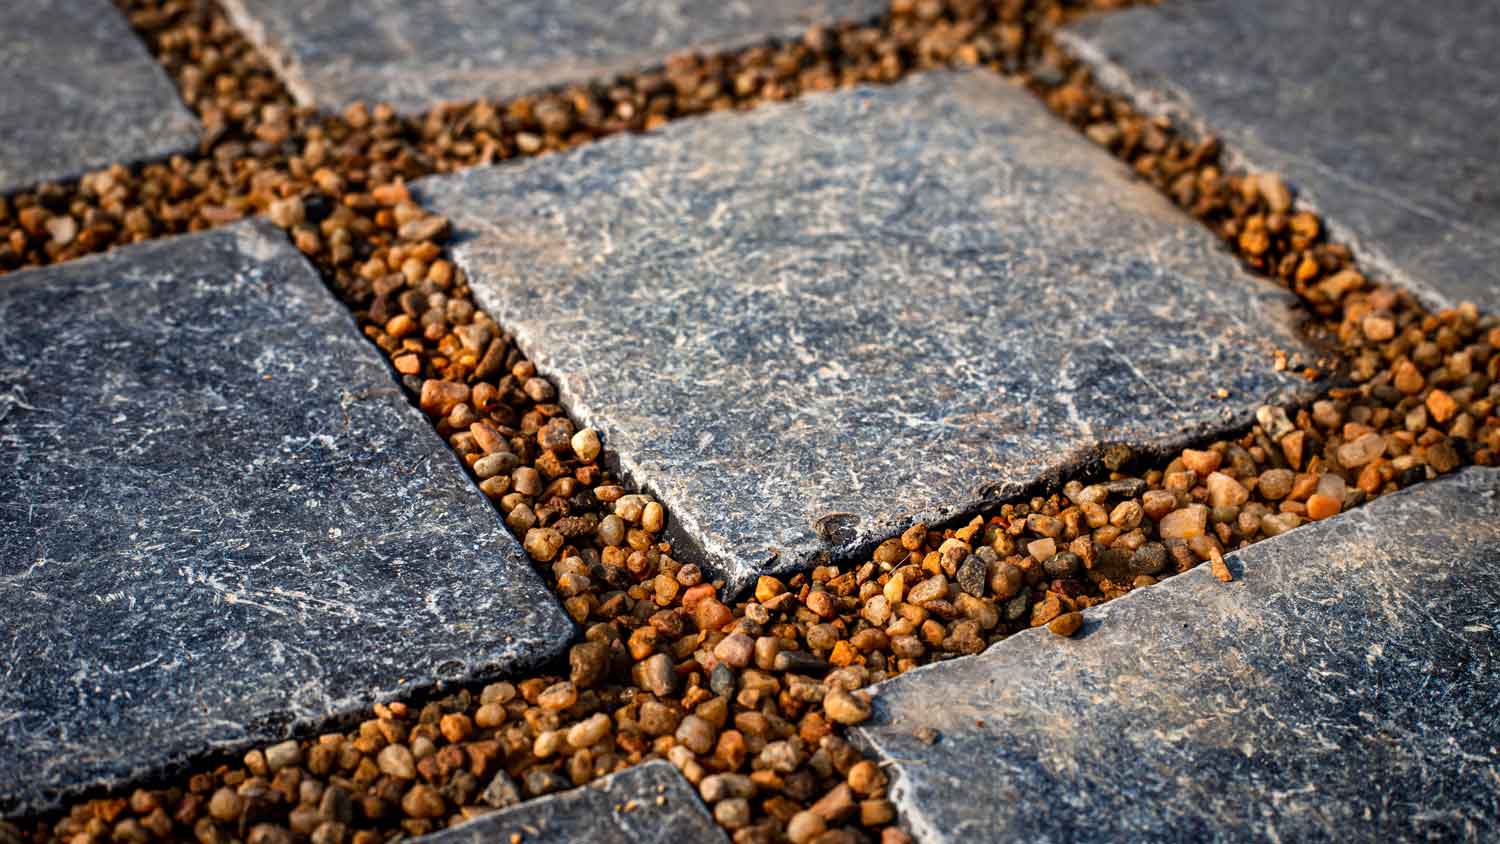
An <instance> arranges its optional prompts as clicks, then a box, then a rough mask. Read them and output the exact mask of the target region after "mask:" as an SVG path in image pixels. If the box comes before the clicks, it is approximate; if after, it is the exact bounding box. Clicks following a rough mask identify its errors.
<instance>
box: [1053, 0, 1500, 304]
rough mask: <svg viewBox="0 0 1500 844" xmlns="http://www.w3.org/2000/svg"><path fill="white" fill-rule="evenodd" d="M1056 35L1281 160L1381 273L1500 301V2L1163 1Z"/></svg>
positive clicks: (1116, 80) (1261, 156) (1258, 163)
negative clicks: (1498, 155) (1499, 153)
mask: <svg viewBox="0 0 1500 844" xmlns="http://www.w3.org/2000/svg"><path fill="white" fill-rule="evenodd" d="M1063 37H1064V43H1065V44H1067V45H1068V46H1069V47H1071V48H1072V49H1073V51H1074V52H1076V53H1077V54H1078V55H1079V56H1080V57H1082V58H1084V59H1086V60H1087V61H1089V62H1090V63H1092V64H1093V65H1094V66H1095V67H1096V68H1097V70H1098V74H1099V77H1100V79H1101V81H1103V82H1104V83H1105V84H1107V85H1109V86H1111V87H1114V88H1117V89H1120V90H1122V91H1124V92H1126V93H1127V94H1129V95H1130V96H1131V97H1132V98H1134V99H1135V100H1137V102H1138V103H1139V104H1141V105H1142V106H1143V107H1145V108H1147V109H1148V110H1151V111H1157V112H1165V113H1169V114H1174V115H1176V116H1178V117H1180V118H1181V119H1183V120H1184V121H1185V122H1187V123H1188V124H1189V125H1193V126H1197V127H1199V128H1200V129H1205V130H1206V131H1211V132H1213V133H1214V134H1216V135H1218V136H1219V137H1221V138H1223V139H1224V140H1225V142H1226V143H1227V144H1228V145H1229V147H1230V149H1231V151H1232V152H1235V153H1237V154H1238V156H1237V157H1238V158H1239V160H1240V162H1241V163H1243V164H1245V165H1246V166H1248V167H1249V168H1250V169H1256V170H1274V171H1277V172H1280V173H1282V174H1283V175H1285V176H1286V178H1287V179H1288V180H1289V181H1290V182H1292V183H1293V184H1294V185H1295V187H1296V188H1297V189H1298V190H1299V191H1300V192H1301V195H1302V198H1303V199H1304V200H1307V201H1308V202H1309V204H1310V205H1311V206H1312V207H1314V208H1316V209H1317V210H1318V211H1319V212H1320V213H1322V214H1323V216H1324V218H1325V220H1326V222H1327V224H1328V225H1329V227H1330V231H1331V232H1332V233H1333V234H1334V235H1335V236H1336V237H1337V238H1339V239H1340V240H1343V241H1344V242H1346V243H1349V244H1350V245H1351V246H1353V247H1354V248H1355V252H1356V254H1357V255H1358V256H1359V258H1360V261H1361V262H1362V263H1363V264H1365V265H1366V267H1367V268H1369V269H1373V270H1375V271H1376V274H1377V275H1380V276H1382V277H1384V278H1386V279H1389V280H1391V281H1395V282H1397V283H1399V284H1402V285H1404V286H1406V287H1409V288H1411V289H1412V290H1414V291H1416V292H1418V293H1419V294H1422V295H1423V297H1424V298H1426V299H1427V300H1429V301H1430V302H1432V303H1433V304H1438V305H1444V304H1454V303H1457V302H1459V301H1463V300H1470V301H1473V302H1476V303H1477V304H1479V305H1480V306H1481V307H1483V308H1486V309H1488V310H1494V309H1496V308H1497V307H1500V168H1497V167H1496V166H1495V150H1496V149H1500V119H1496V115H1497V114H1500V49H1497V48H1496V45H1497V44H1500V3H1495V2H1493V0H1478V2H1476V0H1424V2H1420V3H1413V2H1411V0H1318V2H1306V0H1256V2H1253V3H1246V2H1242V0H1166V2H1163V3H1162V4H1161V5H1160V6H1151V7H1140V8H1136V9H1132V10H1129V11H1125V12H1121V13H1118V14H1109V15H1100V16H1097V17H1093V18H1090V19H1086V20H1084V21H1081V22H1079V23H1078V24H1076V25H1075V26H1074V27H1073V28H1072V29H1071V31H1068V32H1065V33H1063Z"/></svg>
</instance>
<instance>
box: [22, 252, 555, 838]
mask: <svg viewBox="0 0 1500 844" xmlns="http://www.w3.org/2000/svg"><path fill="white" fill-rule="evenodd" d="M0 315H3V320H0V325H3V328H0V345H3V347H4V349H5V358H4V378H5V380H4V384H5V391H6V392H5V393H4V394H3V395H0V425H3V427H0V446H3V449H4V450H3V454H4V460H3V461H0V606H3V607H4V608H5V613H4V635H3V636H0V666H3V669H0V813H4V814H9V813H12V812H17V811H26V810H36V809H41V808H47V807H50V806H53V805H56V801H57V800H58V799H59V798H60V797H62V796H63V795H65V794H69V793H74V792H77V791H79V790H80V789H82V788H85V787H90V786H95V785H110V784H115V783H128V782H131V781H133V780H135V779H137V778H139V777H141V776H143V775H149V774H152V773H153V772H157V771H161V770H164V769H165V768H166V767H167V766H168V765H172V764H177V763H181V762H184V761H186V760H188V759H192V758H197V757H201V756H204V755H206V754H207V753H210V752H222V751H229V750H234V749H236V748H241V749H242V748H244V747H245V746H247V745H248V744H250V743H251V742H257V741H266V740H271V739H280V738H284V737H285V736H286V735H287V734H288V732H289V731H291V730H294V729H299V730H300V729H307V728H309V727H314V726H318V725H323V724H326V723H328V722H329V721H330V719H332V718H335V717H337V716H345V715H351V714H354V713H357V712H359V711H361V710H363V709H365V708H367V707H368V706H370V705H371V704H372V703H375V702H378V701H383V700H389V699H392V698H394V697H397V696H403V697H404V696H408V695H410V694H412V693H413V692H415V691H417V690H418V689H421V688H423V687H428V686H431V685H433V684H435V683H438V682H442V681H446V680H461V679H470V678H473V677H475V676H479V675H485V674H488V675H492V676H493V675H497V674H500V673H502V672H512V671H515V670H518V669H521V668H524V667H526V666H529V665H533V664H535V663H537V662H539V661H541V660H544V659H546V658H547V657H550V656H551V655H553V654H555V653H557V651H558V650H559V649H561V648H562V647H563V646H564V645H565V644H566V642H567V641H568V639H569V638H570V636H571V634H572V632H573V631H572V624H571V622H569V621H568V619H567V618H566V617H565V616H564V615H563V613H562V611H561V609H559V608H558V605H557V603H556V601H555V600H554V599H553V597H552V596H551V594H550V592H549V590H548V589H547V588H546V586H545V585H544V584H543V583H542V581H541V579H540V578H538V577H537V576H536V575H535V574H534V573H533V572H532V571H531V567H530V564H529V563H528V562H527V560H526V558H525V556H524V554H523V553H522V552H521V549H520V548H519V546H518V545H517V544H516V541H515V540H514V539H512V538H511V536H510V535H509V534H508V533H506V531H505V530H504V528H503V527H502V526H501V525H500V524H498V523H497V522H496V520H495V518H494V515H493V512H492V511H491V509H490V508H489V506H488V505H487V504H486V502H485V501H484V499H483V497H482V496H480V495H479V493H478V492H477V491H476V490H475V489H474V488H473V487H472V486H471V485H470V484H469V482H468V480H467V479H466V478H464V477H463V475H462V474H461V473H460V470H459V468H458V466H457V464H456V462H455V461H454V459H453V457H452V456H451V455H450V454H449V452H448V451H447V449H446V448H445V447H444V445H443V443H442V442H441V441H440V440H439V439H438V438H437V437H436V436H435V435H434V434H433V433H432V431H431V429H430V427H429V426H428V424H427V422H426V420H424V419H423V418H422V417H421V415H420V414H419V413H418V412H417V411H416V410H415V409H414V408H412V407H411V406H410V405H409V404H408V403H407V401H406V399H405V398H404V397H403V396H402V395H401V394H400V392H399V391H398V390H397V389H396V388H395V385H394V383H393V382H392V379H391V376H390V373H389V370H388V369H387V368H386V367H385V366H384V365H383V364H382V363H381V361H380V359H379V357H378V356H377V355H376V353H375V351H374V350H373V349H372V348H371V347H370V346H369V345H368V344H367V343H365V341H364V340H363V339H361V338H360V337H359V336H358V334H357V333H356V332H355V331H354V327H353V324H352V322H351V321H350V319H349V316H348V314H347V312H346V311H345V310H344V308H343V307H342V306H341V305H339V304H338V303H337V302H336V301H334V299H333V298H332V297H331V296H329V295H328V292H327V291H326V290H325V289H324V287H323V284H322V282H321V280H319V278H318V276H317V274H316V273H315V272H314V271H313V269H312V267H311V266H310V265H309V264H307V263H306V261H304V260H303V258H302V257H301V255H299V254H298V253H297V252H296V250H294V249H293V248H292V247H291V245H290V244H288V243H287V241H286V238H285V237H284V236H283V235H282V234H281V233H280V232H279V231H277V230H275V229H274V228H272V227H271V226H270V225H269V224H266V223H247V224H241V225H237V226H234V227H230V228H224V229H219V230H217V231H215V232H212V233H208V234H200V235H192V236H187V237H181V238H175V239H170V240H163V241H158V242H156V243H151V244H145V245H141V246H135V247H129V248H125V249H120V250H117V251H115V252H111V253H108V254H107V255H104V256H100V257H97V258H87V259H84V260H80V261H76V262H72V263H68V264H64V265H62V266H59V267H54V268H49V269H42V270H33V271H28V272H21V273H16V274H15V275H12V276H8V277H7V278H5V280H4V282H3V283H0Z"/></svg>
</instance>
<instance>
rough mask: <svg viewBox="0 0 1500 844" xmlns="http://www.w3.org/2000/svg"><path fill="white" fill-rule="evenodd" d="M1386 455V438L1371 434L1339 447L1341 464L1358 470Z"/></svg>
mask: <svg viewBox="0 0 1500 844" xmlns="http://www.w3.org/2000/svg"><path fill="white" fill-rule="evenodd" d="M1384 453H1385V437H1382V436H1381V435H1380V434H1377V433H1374V432H1371V433H1368V434H1364V435H1362V436H1360V437H1358V438H1357V439H1355V440H1354V441H1353V442H1347V443H1344V444H1343V445H1341V446H1339V451H1338V456H1339V463H1341V464H1343V466H1344V467H1345V468H1349V469H1357V468H1359V467H1360V466H1363V465H1365V464H1366V463H1369V462H1370V461H1372V460H1374V459H1375V458H1377V457H1379V456H1380V455H1382V454H1384Z"/></svg>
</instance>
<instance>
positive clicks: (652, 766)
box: [411, 759, 729, 844]
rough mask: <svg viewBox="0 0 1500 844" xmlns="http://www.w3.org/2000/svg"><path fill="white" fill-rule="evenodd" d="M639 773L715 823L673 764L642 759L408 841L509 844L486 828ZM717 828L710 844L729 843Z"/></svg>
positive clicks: (609, 788)
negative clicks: (656, 779)
mask: <svg viewBox="0 0 1500 844" xmlns="http://www.w3.org/2000/svg"><path fill="white" fill-rule="evenodd" d="M641 776H645V777H647V778H652V777H660V778H662V779H667V780H671V781H672V782H671V783H670V784H669V785H667V788H668V789H671V790H673V791H680V793H679V794H672V795H670V796H669V797H668V799H669V800H670V799H682V800H683V801H684V802H686V803H687V808H688V809H689V810H690V811H694V812H697V813H699V814H701V815H702V817H703V819H704V821H705V822H707V824H709V825H710V826H714V827H717V826H718V825H717V823H715V821H714V820H713V815H711V814H710V813H709V811H708V807H707V806H706V805H704V803H703V801H702V799H700V798H699V797H698V792H697V790H696V789H695V788H693V786H692V784H691V783H689V782H688V781H687V779H686V778H685V777H683V776H682V774H681V773H680V772H679V771H678V770H677V768H676V767H674V766H673V765H672V763H670V762H667V761H666V760H663V759H652V760H649V761H646V762H642V763H640V764H638V765H632V766H631V767H629V768H626V769H625V770H623V771H617V772H615V773H613V774H610V775H608V776H606V777H602V778H600V779H597V780H594V781H593V782H591V783H587V784H585V785H581V786H578V787H577V788H570V789H568V790H567V791H559V792H555V793H553V794H545V795H542V796H541V797H533V798H532V799H530V800H525V801H522V802H521V803H517V804H516V805H514V806H511V807H508V808H506V809H502V810H500V811H497V812H492V813H490V814H488V815H481V816H480V817H477V818H474V819H473V820H469V821H465V822H463V823H461V824H458V825H457V826H451V827H448V828H447V829H442V830H438V831H436V832H430V833H428V834H427V835H424V836H422V837H420V838H416V839H413V841H412V842H411V844H458V842H459V841H460V838H461V836H462V840H465V841H469V842H475V844H478V842H494V844H509V842H502V841H500V839H499V838H497V837H495V836H494V831H493V830H491V829H489V827H491V826H493V825H495V824H498V823H503V822H504V819H505V818H507V817H510V816H512V815H517V814H521V813H523V812H525V813H529V812H532V811H535V810H536V809H544V808H545V807H547V806H549V805H552V804H554V803H560V804H566V803H568V802H571V801H573V800H575V799H580V798H581V799H587V798H588V795H586V794H584V792H585V790H587V789H592V790H594V791H598V792H601V793H604V794H608V793H610V792H611V791H612V790H613V789H614V787H615V786H616V785H619V784H621V783H623V782H624V781H625V780H626V779H627V778H630V779H634V778H637V777H641ZM615 816H616V812H615V811H611V812H610V813H609V819H610V821H612V822H615V824H616V826H618V827H619V828H620V831H621V832H622V833H624V834H626V835H629V834H630V830H629V829H628V828H626V827H624V826H620V824H619V823H618V822H617V821H616V818H615ZM719 829H720V831H719V835H718V836H717V837H715V838H714V839H713V841H712V842H710V844H729V837H728V836H727V835H726V834H725V833H724V832H723V831H722V828H719Z"/></svg>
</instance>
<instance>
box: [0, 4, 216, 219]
mask: <svg viewBox="0 0 1500 844" xmlns="http://www.w3.org/2000/svg"><path fill="white" fill-rule="evenodd" d="M0 34H3V35H0V194H6V193H10V192H12V191H16V190H21V189H23V188H28V187H32V186H34V185H37V184H40V183H42V182H47V181H55V180H61V179H71V178H76V177H78V176H81V175H83V174H84V173H86V172H88V171H89V170H91V169H95V168H101V167H105V166H108V165H110V164H115V163H121V164H131V163H135V162H139V161H146V160H149V159H157V158H165V157H166V156H169V155H172V154H174V153H180V152H189V151H191V150H192V149H193V148H194V147H196V146H197V144H198V130H199V126H198V121H197V120H196V119H195V118H194V117H193V116H192V115H191V114H189V113H188V110H187V108H186V107H185V106H183V104H182V101H181V100H180V99H179V98H178V96H177V89H176V88H174V87H172V82H171V80H169V79H167V75H166V74H165V73H164V72H162V69H161V68H160V67H159V66H157V64H156V60H155V59H153V58H152V57H151V54H150V53H148V52H146V47H145V45H144V44H142V43H141V42H140V40H139V39H138V38H136V35H135V33H134V32H132V31H131V29H130V25H129V23H128V22H127V21H126V20H125V19H124V18H123V17H121V15H120V13H119V12H118V11H116V9H115V6H114V4H113V3H111V2H109V0H45V2H43V0H15V2H5V3H0Z"/></svg>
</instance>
